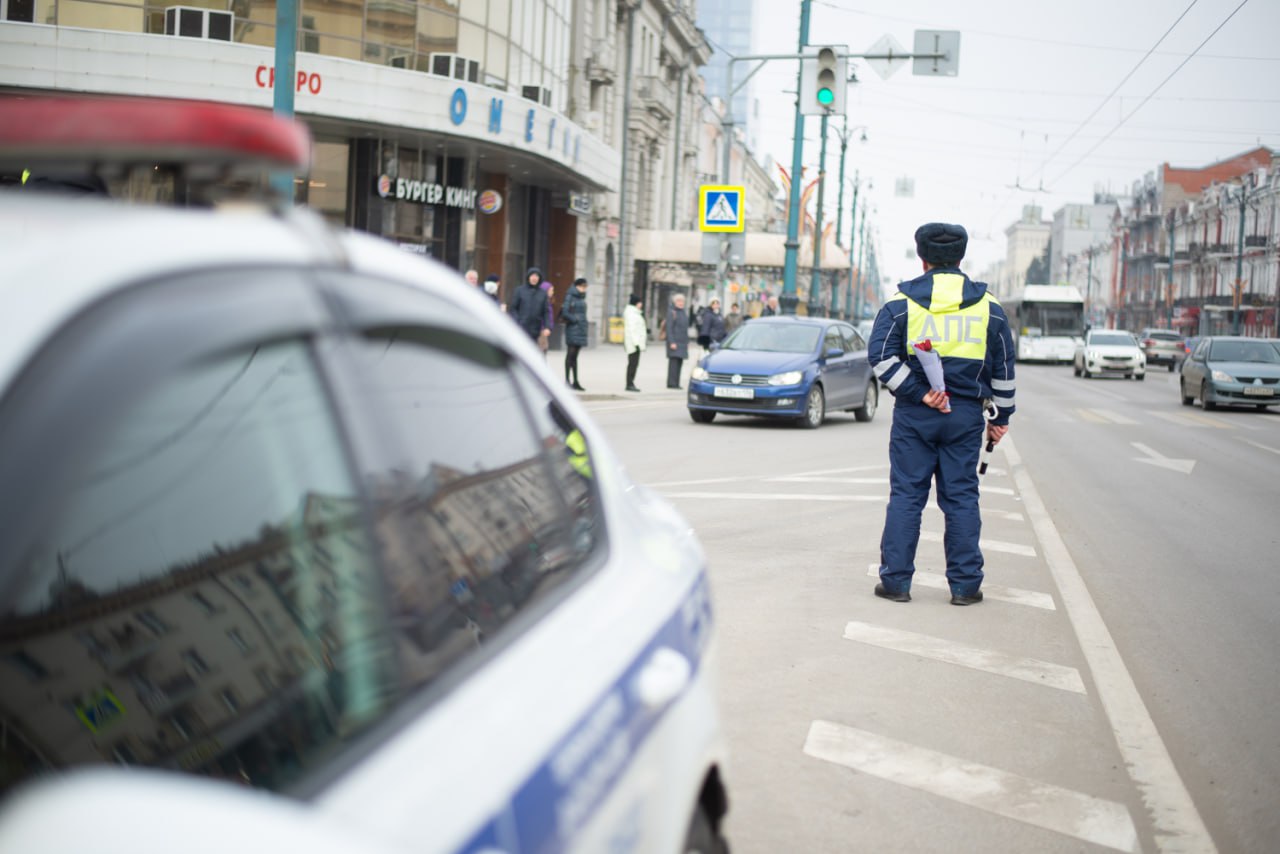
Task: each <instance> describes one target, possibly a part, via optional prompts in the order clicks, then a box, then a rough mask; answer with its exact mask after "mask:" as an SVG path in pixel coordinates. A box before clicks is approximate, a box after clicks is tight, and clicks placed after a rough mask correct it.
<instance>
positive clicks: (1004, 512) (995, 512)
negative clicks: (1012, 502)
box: [982, 507, 1027, 522]
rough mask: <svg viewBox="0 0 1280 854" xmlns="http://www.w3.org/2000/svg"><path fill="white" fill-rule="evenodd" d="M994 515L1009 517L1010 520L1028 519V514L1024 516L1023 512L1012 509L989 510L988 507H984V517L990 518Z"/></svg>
mask: <svg viewBox="0 0 1280 854" xmlns="http://www.w3.org/2000/svg"><path fill="white" fill-rule="evenodd" d="M993 516H994V517H995V518H997V519H1007V520H1008V521H1010V522H1025V521H1027V517H1026V516H1023V515H1022V514H1021V513H1015V512H1013V511H1012V510H988V509H987V508H986V507H983V508H982V517H983V518H984V519H988V518H991V517H993Z"/></svg>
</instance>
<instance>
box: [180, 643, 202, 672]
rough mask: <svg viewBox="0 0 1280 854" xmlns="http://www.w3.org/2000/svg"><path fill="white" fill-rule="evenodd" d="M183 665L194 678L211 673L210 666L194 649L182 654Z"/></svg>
mask: <svg viewBox="0 0 1280 854" xmlns="http://www.w3.org/2000/svg"><path fill="white" fill-rule="evenodd" d="M182 663H183V664H185V665H186V666H187V670H188V671H189V672H190V673H191V674H192V675H193V676H202V675H204V674H205V673H208V672H209V665H208V664H207V663H206V662H205V660H204V659H203V658H201V657H200V653H198V652H196V651H195V650H194V649H188V650H185V651H184V652H183V653H182Z"/></svg>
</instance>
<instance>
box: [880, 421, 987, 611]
mask: <svg viewBox="0 0 1280 854" xmlns="http://www.w3.org/2000/svg"><path fill="white" fill-rule="evenodd" d="M985 426H986V422H985V421H984V420H983V417H982V404H981V403H980V402H979V401H977V400H968V399H960V398H954V397H953V398H952V399H951V412H950V413H942V412H938V411H937V410H936V409H932V408H930V407H928V406H925V405H924V404H922V403H906V402H904V401H899V402H897V403H896V404H895V406H894V407H893V428H892V430H891V431H890V433H889V467H890V470H889V509H888V512H887V513H886V518H885V523H884V535H883V536H882V537H881V538H880V580H881V582H882V583H883V584H884V586H885V589H886V590H888V591H890V592H892V593H897V592H903V591H909V590H910V589H911V576H912V575H913V574H914V573H915V571H916V546H917V545H918V544H919V542H920V514H921V512H922V511H923V510H924V506H925V504H927V503H928V501H929V484H930V482H931V481H932V480H934V479H935V478H936V479H937V482H938V506H939V507H941V508H942V512H943V514H944V515H945V516H946V520H947V527H946V533H945V535H944V536H943V540H942V541H943V547H944V549H945V550H946V555H947V581H948V583H949V584H950V586H951V593H952V595H955V596H971V595H973V594H974V593H975V592H977V590H978V588H979V587H980V586H981V585H982V552H981V550H979V548H978V536H979V534H981V532H982V517H981V516H980V515H979V511H978V457H979V455H980V453H981V451H982V437H983V432H984V430H985Z"/></svg>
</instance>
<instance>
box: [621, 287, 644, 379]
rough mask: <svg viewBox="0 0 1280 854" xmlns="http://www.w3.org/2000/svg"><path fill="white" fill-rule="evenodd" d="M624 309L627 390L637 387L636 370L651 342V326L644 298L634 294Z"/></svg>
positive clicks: (623, 330) (623, 324)
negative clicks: (645, 318) (645, 309)
mask: <svg viewBox="0 0 1280 854" xmlns="http://www.w3.org/2000/svg"><path fill="white" fill-rule="evenodd" d="M627 302H628V303H629V304H628V305H627V307H626V308H625V309H623V311H622V349H623V350H624V351H626V354H627V391H639V390H640V389H638V388H636V370H637V369H638V368H639V367H640V354H641V353H643V352H644V348H645V347H646V346H647V345H648V343H649V326H648V324H646V323H645V320H644V300H643V299H641V297H640V295H639V294H632V295H631V297H630V299H628V300H627Z"/></svg>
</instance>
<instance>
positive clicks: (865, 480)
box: [765, 476, 889, 486]
mask: <svg viewBox="0 0 1280 854" xmlns="http://www.w3.org/2000/svg"><path fill="white" fill-rule="evenodd" d="M765 483H860V484H875V485H877V486H886V485H888V483H889V478H887V477H799V476H788V477H771V478H768V479H766V480H765Z"/></svg>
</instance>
